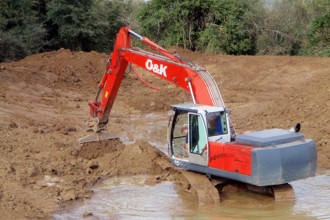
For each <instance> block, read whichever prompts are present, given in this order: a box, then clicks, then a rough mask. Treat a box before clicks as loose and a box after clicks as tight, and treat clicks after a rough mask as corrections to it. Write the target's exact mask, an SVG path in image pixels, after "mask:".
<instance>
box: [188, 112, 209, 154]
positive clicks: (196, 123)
mask: <svg viewBox="0 0 330 220" xmlns="http://www.w3.org/2000/svg"><path fill="white" fill-rule="evenodd" d="M204 124H205V123H204V121H203V118H202V116H201V115H198V114H189V131H190V132H191V133H190V134H191V135H189V150H190V153H194V154H202V153H203V150H205V149H206V148H207V141H208V139H207V133H206V130H205V125H204Z"/></svg>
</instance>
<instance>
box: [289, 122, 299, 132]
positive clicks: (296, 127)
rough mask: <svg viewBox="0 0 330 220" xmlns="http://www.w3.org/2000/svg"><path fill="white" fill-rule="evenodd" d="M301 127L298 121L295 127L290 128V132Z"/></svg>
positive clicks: (297, 130) (296, 130)
mask: <svg viewBox="0 0 330 220" xmlns="http://www.w3.org/2000/svg"><path fill="white" fill-rule="evenodd" d="M300 128H301V125H300V123H297V124H296V126H294V127H293V128H291V129H289V131H290V132H296V133H297V132H299V131H300Z"/></svg>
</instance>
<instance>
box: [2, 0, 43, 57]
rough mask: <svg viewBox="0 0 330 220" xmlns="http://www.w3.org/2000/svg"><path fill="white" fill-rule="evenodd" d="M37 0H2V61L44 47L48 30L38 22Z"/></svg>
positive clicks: (37, 50)
mask: <svg viewBox="0 0 330 220" xmlns="http://www.w3.org/2000/svg"><path fill="white" fill-rule="evenodd" d="M36 3H37V2H36V1H29V0H15V1H10V0H3V1H1V2H0V49H1V50H0V62H1V61H6V60H15V59H20V58H23V57H24V56H26V55H28V54H32V53H37V52H39V51H40V49H41V48H42V47H43V44H44V38H45V34H46V31H45V29H44V28H43V24H42V23H40V22H38V16H37V13H36V11H34V10H33V7H34V6H35V4H36Z"/></svg>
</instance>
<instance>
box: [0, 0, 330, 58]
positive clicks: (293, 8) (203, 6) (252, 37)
mask: <svg viewBox="0 0 330 220" xmlns="http://www.w3.org/2000/svg"><path fill="white" fill-rule="evenodd" d="M123 25H130V26H132V27H133V28H134V29H136V30H137V31H138V32H141V33H142V34H143V35H145V36H147V37H148V38H150V39H152V40H154V41H156V42H157V43H159V44H161V45H162V46H164V47H170V46H173V45H176V46H180V47H183V48H187V49H191V50H200V51H210V52H219V53H225V54H235V55H240V54H250V55H253V54H272V55H318V56H330V1H329V0H310V1H304V0H296V1H293V0H272V1H270V0H268V1H266V0H191V1H187V0H149V1H144V0H2V1H1V2H0V62H1V61H7V60H15V59H20V58H23V57H24V56H26V55H29V54H33V53H38V52H43V51H50V50H56V49H59V48H61V47H64V48H69V49H71V50H83V51H91V50H96V51H99V52H110V51H111V49H112V45H113V43H114V39H115V36H116V33H117V32H118V30H119V28H120V27H121V26H123Z"/></svg>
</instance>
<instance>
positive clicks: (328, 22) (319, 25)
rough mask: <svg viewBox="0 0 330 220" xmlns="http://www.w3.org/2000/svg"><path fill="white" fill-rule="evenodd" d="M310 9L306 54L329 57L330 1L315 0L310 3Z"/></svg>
mask: <svg viewBox="0 0 330 220" xmlns="http://www.w3.org/2000/svg"><path fill="white" fill-rule="evenodd" d="M312 10H313V11H312V13H313V20H312V22H311V25H310V29H309V33H308V48H307V51H308V54H315V55H319V56H329V57H330V1H327V0H322V1H316V2H314V3H313V5H312Z"/></svg>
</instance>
